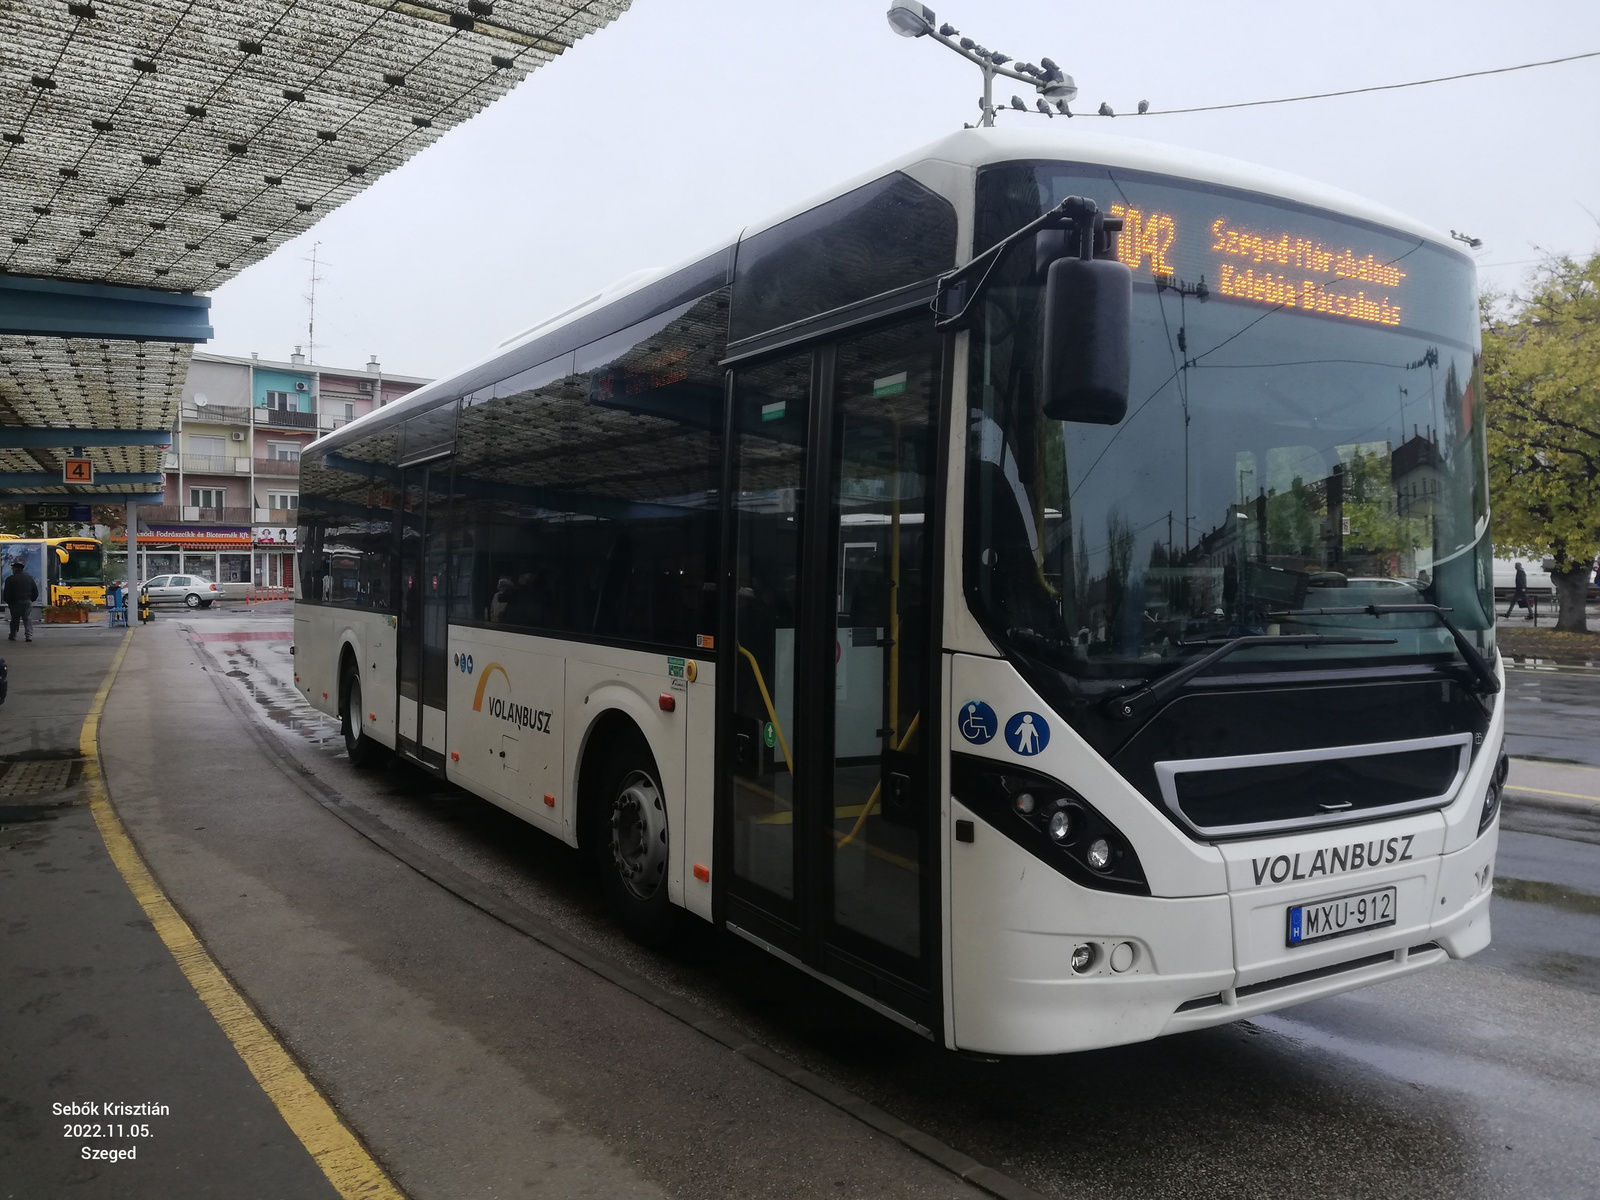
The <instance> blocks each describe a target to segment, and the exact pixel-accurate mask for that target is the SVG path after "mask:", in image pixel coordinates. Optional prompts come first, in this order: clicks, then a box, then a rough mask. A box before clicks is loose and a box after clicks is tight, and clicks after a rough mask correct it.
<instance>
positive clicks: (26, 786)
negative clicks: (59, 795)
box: [0, 759, 74, 796]
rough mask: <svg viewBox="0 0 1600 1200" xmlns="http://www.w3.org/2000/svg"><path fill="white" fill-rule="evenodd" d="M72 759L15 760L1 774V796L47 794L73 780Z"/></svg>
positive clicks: (63, 787) (62, 789)
mask: <svg viewBox="0 0 1600 1200" xmlns="http://www.w3.org/2000/svg"><path fill="white" fill-rule="evenodd" d="M73 765H74V762H73V760H72V759H57V760H54V761H44V762H14V763H11V764H10V765H9V766H7V767H6V768H5V772H4V773H3V774H0V796H47V795H49V794H50V793H51V792H60V791H65V790H66V788H67V786H68V785H69V784H70V783H71V782H72V768H73Z"/></svg>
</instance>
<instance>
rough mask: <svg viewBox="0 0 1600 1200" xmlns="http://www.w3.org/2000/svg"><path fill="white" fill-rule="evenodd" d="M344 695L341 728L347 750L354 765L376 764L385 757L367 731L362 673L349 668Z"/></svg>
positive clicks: (340, 711) (342, 693) (340, 706)
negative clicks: (362, 691)
mask: <svg viewBox="0 0 1600 1200" xmlns="http://www.w3.org/2000/svg"><path fill="white" fill-rule="evenodd" d="M340 694H341V696H342V697H343V699H342V701H341V703H340V705H339V716H340V728H341V730H342V732H343V733H344V748H345V752H346V753H347V754H349V756H350V765H351V766H353V767H372V766H376V765H377V764H378V763H379V762H380V761H381V760H382V758H383V747H382V746H380V745H379V744H378V743H377V742H376V741H375V740H374V739H373V737H372V735H371V734H369V733H368V732H367V721H366V716H367V714H366V709H365V705H364V704H363V701H362V699H361V673H360V672H359V671H357V670H355V669H354V668H347V669H346V670H345V674H344V686H343V688H341V689H340Z"/></svg>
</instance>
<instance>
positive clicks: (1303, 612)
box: [1267, 604, 1500, 696]
mask: <svg viewBox="0 0 1600 1200" xmlns="http://www.w3.org/2000/svg"><path fill="white" fill-rule="evenodd" d="M1453 611H1455V610H1454V609H1449V608H1440V607H1439V606H1438V605H1437V604H1361V605H1356V606H1353V607H1350V608H1299V609H1295V610H1293V611H1292V612H1275V613H1268V614H1267V615H1268V616H1269V617H1276V618H1277V619H1279V620H1293V619H1295V618H1296V617H1387V616H1391V615H1394V614H1404V613H1431V614H1432V615H1433V616H1436V617H1438V618H1439V624H1441V625H1443V626H1444V627H1445V628H1446V629H1448V630H1449V631H1450V636H1451V637H1452V638H1454V639H1455V643H1456V649H1457V650H1459V651H1461V657H1462V658H1463V659H1464V660H1465V661H1466V664H1467V669H1468V670H1469V671H1471V672H1472V675H1473V678H1474V679H1476V680H1477V681H1478V691H1479V692H1480V693H1482V694H1483V695H1485V696H1492V695H1494V694H1495V693H1496V692H1498V691H1499V690H1500V680H1499V679H1498V678H1497V677H1496V676H1495V673H1494V668H1493V667H1491V666H1490V665H1489V664H1488V662H1487V661H1485V659H1484V657H1483V655H1481V654H1479V653H1478V648H1477V647H1476V646H1474V645H1473V644H1472V643H1471V642H1470V641H1468V640H1467V635H1466V634H1464V633H1462V632H1461V627H1460V626H1459V625H1457V624H1456V623H1455V622H1454V621H1452V620H1451V619H1450V618H1449V617H1448V616H1447V615H1446V614H1447V613H1450V612H1453Z"/></svg>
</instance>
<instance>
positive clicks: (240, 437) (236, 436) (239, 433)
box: [228, 429, 244, 442]
mask: <svg viewBox="0 0 1600 1200" xmlns="http://www.w3.org/2000/svg"><path fill="white" fill-rule="evenodd" d="M228 436H229V437H231V438H232V439H233V440H234V441H236V442H242V441H244V430H242V429H235V430H234V431H233V432H232V433H230V434H228Z"/></svg>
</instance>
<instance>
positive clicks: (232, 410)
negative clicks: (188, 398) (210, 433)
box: [179, 404, 250, 425]
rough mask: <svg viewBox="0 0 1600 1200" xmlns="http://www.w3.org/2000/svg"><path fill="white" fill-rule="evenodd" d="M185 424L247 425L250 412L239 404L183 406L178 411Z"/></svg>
mask: <svg viewBox="0 0 1600 1200" xmlns="http://www.w3.org/2000/svg"><path fill="white" fill-rule="evenodd" d="M179 411H180V412H181V413H182V414H183V419H184V421H186V422H191V423H192V422H201V423H204V424H207V425H248V424H250V410H249V409H248V408H246V407H244V406H243V405H240V404H206V405H204V406H201V405H198V404H184V405H182V406H181V407H180V410H179Z"/></svg>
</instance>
